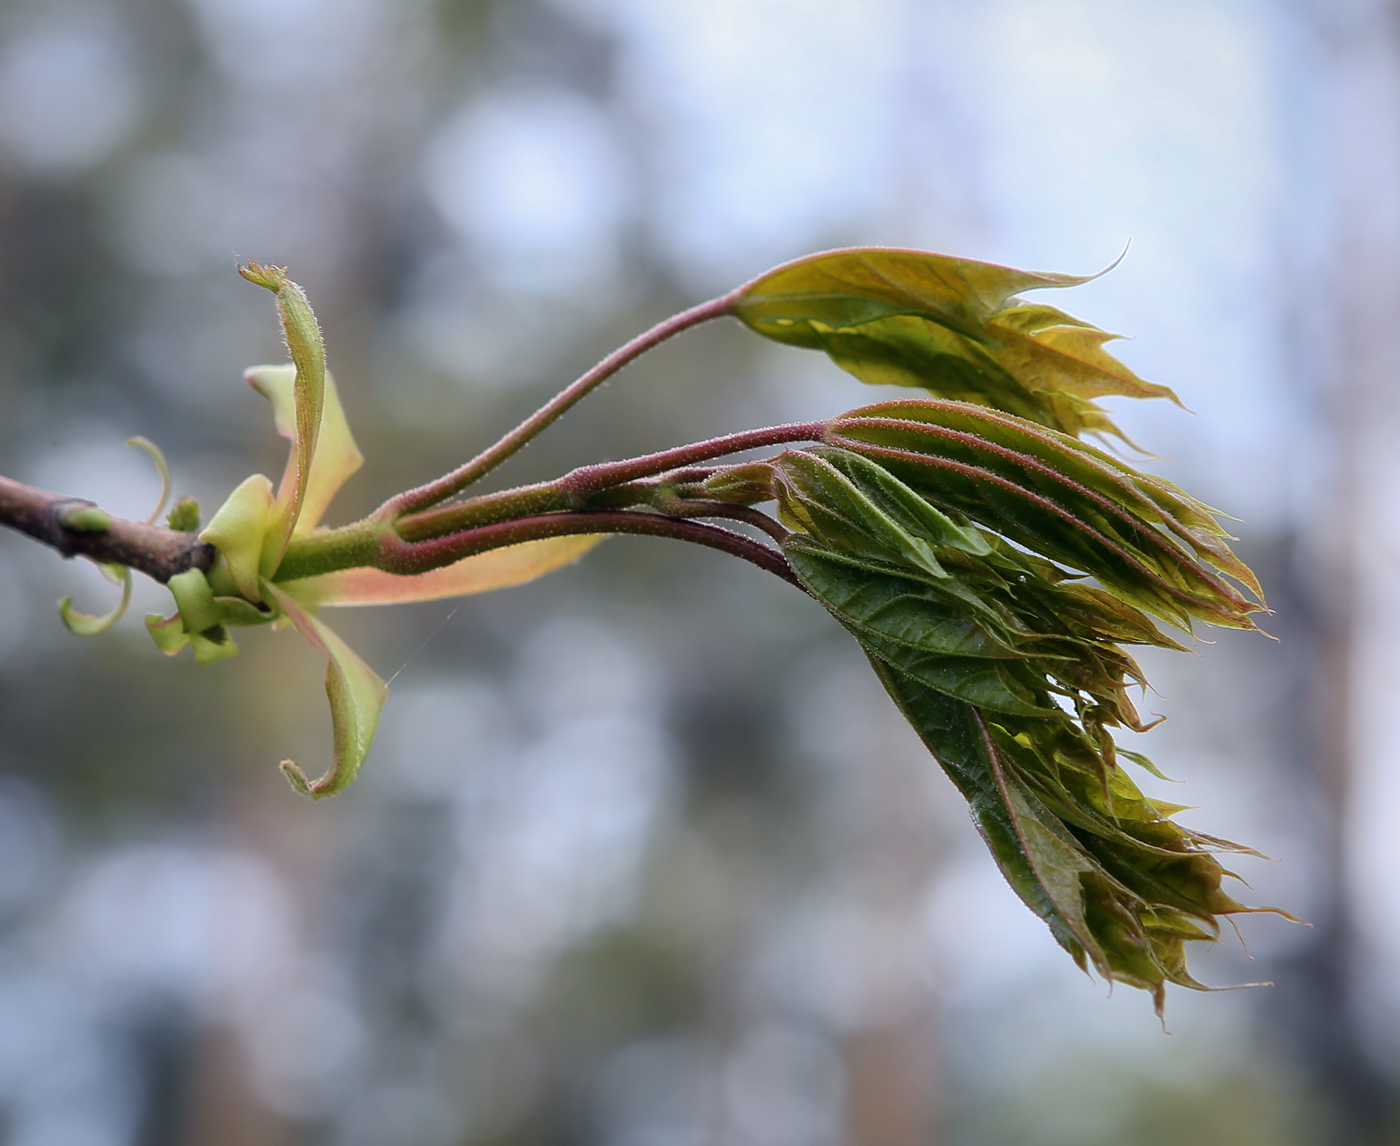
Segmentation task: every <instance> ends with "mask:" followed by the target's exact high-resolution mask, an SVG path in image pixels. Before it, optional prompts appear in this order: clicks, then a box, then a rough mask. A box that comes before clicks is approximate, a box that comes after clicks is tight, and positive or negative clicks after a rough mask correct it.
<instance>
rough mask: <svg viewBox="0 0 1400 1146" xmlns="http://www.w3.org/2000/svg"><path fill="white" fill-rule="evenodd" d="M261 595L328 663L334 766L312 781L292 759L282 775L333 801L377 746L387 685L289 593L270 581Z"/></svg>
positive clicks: (307, 791) (296, 785)
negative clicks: (376, 735) (377, 735)
mask: <svg viewBox="0 0 1400 1146" xmlns="http://www.w3.org/2000/svg"><path fill="white" fill-rule="evenodd" d="M263 592H264V594H266V596H267V598H268V600H270V601H273V602H275V603H276V605H277V607H278V608H280V609H281V610H282V612H283V613H284V614H285V615H286V616H287V618H288V619H289V620H290V621H291V622H292V624H293V625H294V626H295V627H296V630H297V632H298V633H300V634H301V636H302V637H303V638H304V639H305V640H306V641H307V643H309V644H310V645H312V646H313V647H314V648H316V649H318V650H319V651H321V652H323V653H325V655H326V656H327V658H329V664H328V665H327V666H326V695H327V697H329V698H330V702H331V724H332V729H333V740H332V746H331V763H330V766H329V767H328V768H327V769H326V771H325V773H324V774H323V775H322V776H321V777H320V779H318V780H308V779H307V776H306V773H305V772H303V771H302V769H301V768H300V767H299V766H298V765H297V764H296V763H295V762H294V761H291V760H284V761H283V762H282V771H283V772H284V773H286V776H287V779H288V780H290V781H291V784H292V787H294V788H295V789H296V790H297V791H298V792H301V793H303V794H304V795H307V796H311V797H312V798H313V799H317V800H319V799H322V798H324V797H326V796H334V795H335V794H336V793H337V792H341V791H344V789H345V788H346V787H347V786H349V784H350V782H351V781H352V780H353V779H354V778H355V773H356V772H358V771H359V770H360V765H361V764H362V763H364V759H365V756H366V755H368V753H369V748H370V744H371V743H373V741H374V729H375V726H376V725H377V724H378V723H379V711H380V709H382V708H383V707H384V698H385V697H386V696H387V695H388V693H389V686H388V685H386V684H385V683H384V682H383V681H382V680H381V679H380V678H379V676H378V675H377V674H376V673H375V671H374V670H373V669H371V668H370V667H369V665H367V664H365V662H364V661H362V660H361V659H360V658H359V657H358V656H357V655H356V654H355V652H354V650H353V649H351V648H350V646H349V645H347V644H346V643H345V642H344V641H342V640H341V639H340V638H339V637H338V636H336V635H335V633H333V632H332V631H331V630H330V629H329V628H328V627H327V626H326V625H324V624H323V623H322V622H321V621H319V620H317V619H316V617H315V616H313V615H312V614H311V613H310V612H308V611H307V610H306V609H304V608H302V606H301V605H299V604H298V603H297V602H296V600H295V599H293V598H292V596H291V595H290V594H288V593H285V592H283V591H282V590H281V589H280V588H278V587H277V586H276V585H273V584H272V583H271V582H270V581H264V582H263Z"/></svg>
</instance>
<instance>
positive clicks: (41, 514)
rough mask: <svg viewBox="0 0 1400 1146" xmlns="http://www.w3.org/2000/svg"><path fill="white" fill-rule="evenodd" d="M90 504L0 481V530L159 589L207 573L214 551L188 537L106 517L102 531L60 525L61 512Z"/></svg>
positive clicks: (158, 528)
mask: <svg viewBox="0 0 1400 1146" xmlns="http://www.w3.org/2000/svg"><path fill="white" fill-rule="evenodd" d="M93 504H94V503H93V502H91V501H88V500H87V499H86V498H81V497H67V496H65V495H63V494H58V493H49V492H47V491H46V490H42V489H35V488H34V487H33V486H28V485H24V484H22V483H20V482H17V481H11V480H10V479H9V478H4V477H0V525H8V526H9V527H10V528H11V529H17V530H19V531H20V532H21V533H27V534H28V535H29V536H30V537H32V538H34V539H35V540H36V541H42V542H43V543H44V544H45V545H48V546H50V547H52V548H54V549H57V550H58V551H59V552H60V553H61V554H63V556H64V557H77V556H83V557H90V558H91V559H92V560H94V561H104V562H109V563H112V564H116V565H127V566H130V567H131V568H132V569H135V570H137V571H139V572H141V573H144V574H146V576H148V577H151V578H154V579H155V580H156V581H159V582H161V583H162V584H164V583H165V582H166V581H169V580H170V578H171V577H173V576H175V574H177V573H183V572H185V570H187V569H203V570H206V571H207V570H208V569H210V568H211V567H212V566H213V564H214V558H215V557H216V556H217V551H216V550H215V549H214V547H213V546H212V545H210V544H208V543H207V542H204V541H200V540H199V538H198V537H197V536H196V535H195V534H193V533H180V532H177V531H176V530H173V529H163V528H161V527H160V526H158V525H146V524H144V523H143V522H139V521H127V520H125V519H123V518H120V517H113V518H111V521H110V524H109V525H108V526H107V528H106V529H102V530H99V531H93V530H85V529H75V528H72V527H70V526H68V525H65V524H64V522H63V518H64V513H65V511H66V510H69V509H72V508H75V507H79V506H90V505H93Z"/></svg>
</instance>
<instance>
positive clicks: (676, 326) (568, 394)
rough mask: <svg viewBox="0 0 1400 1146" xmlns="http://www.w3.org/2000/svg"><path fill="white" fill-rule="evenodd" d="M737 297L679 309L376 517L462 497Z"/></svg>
mask: <svg viewBox="0 0 1400 1146" xmlns="http://www.w3.org/2000/svg"><path fill="white" fill-rule="evenodd" d="M737 293H738V292H731V293H730V294H726V295H722V296H721V297H719V298H715V299H711V300H710V301H709V302H702V303H701V304H700V305H699V306H693V307H691V308H690V309H689V310H684V311H681V313H680V314H677V315H673V316H672V317H670V318H668V319H666V321H665V322H660V323H657V324H656V325H655V326H653V327H652V328H651V329H650V330H648V331H646V332H645V333H643V334H639V335H638V336H637V337H636V338H634V339H632V341H631V342H628V343H627V344H626V345H624V346H620V347H618V348H617V349H616V350H614V351H613V352H612V353H611V354H609V355H608V356H607V357H606V358H604V359H603V360H602V361H601V362H599V363H598V365H596V366H594V367H593V369H591V370H589V371H588V373H586V374H584V375H582V376H581V377H579V378H577V379H575V380H574V381H573V382H571V383H570V384H569V385H568V386H566V387H565V388H564V389H563V390H561V391H560V392H559V393H558V394H556V395H555V396H554V397H553V398H551V399H550V400H549V401H548V402H546V403H545V404H544V405H543V406H541V407H540V408H539V409H538V410H536V411H535V412H534V413H533V414H531V415H530V416H529V417H528V418H526V419H525V420H524V421H523V422H521V423H520V425H518V426H516V427H515V429H513V430H511V432H510V433H508V434H506V436H505V437H503V438H501V440H500V441H498V442H496V443H495V444H494V445H492V446H489V447H487V448H486V449H485V450H483V451H482V452H481V453H479V454H477V456H476V457H474V458H472V460H471V461H469V462H467V463H466V465H464V466H461V467H459V468H458V469H455V470H453V471H452V472H451V473H450V474H446V475H444V476H443V477H440V478H438V479H437V480H436V481H431V482H429V483H428V484H427V485H421V486H419V487H418V488H417V489H411V490H407V491H405V492H404V493H401V494H399V495H397V496H396V497H394V498H392V499H390V500H389V501H388V502H386V503H385V505H384V506H383V507H382V508H381V510H380V513H381V514H383V515H384V516H387V517H389V518H391V519H393V518H397V517H400V516H402V515H404V514H408V513H414V512H416V511H417V510H421V509H427V508H428V507H429V506H432V505H436V504H437V503H438V502H440V501H446V500H447V499H448V498H449V497H453V496H455V495H456V494H459V493H461V492H462V490H464V489H466V488H467V487H468V486H470V485H471V484H472V483H473V482H476V481H478V480H480V479H481V478H483V477H485V476H486V475H487V474H488V473H490V472H491V471H492V470H493V469H495V468H496V467H497V466H498V465H500V464H501V463H502V462H503V461H505V460H506V459H507V458H509V457H510V456H511V455H512V454H514V453H515V452H516V451H518V450H519V449H520V448H521V447H523V446H524V445H525V444H526V443H527V442H529V441H530V440H531V439H532V438H534V437H535V436H536V435H537V434H539V433H540V431H542V430H544V429H545V428H546V427H548V426H549V425H551V424H552V423H553V422H554V421H556V420H557V419H558V418H559V417H560V416H561V415H563V414H564V413H565V412H567V411H568V410H569V409H570V408H572V407H573V406H574V405H576V404H577V403H578V402H579V401H580V400H581V399H582V398H584V397H586V396H587V395H588V394H589V393H591V392H592V391H593V390H594V389H596V388H597V387H598V386H599V385H601V384H602V383H603V382H605V381H607V380H608V379H609V378H611V377H612V376H613V375H614V374H616V373H617V372H618V371H619V370H621V369H622V368H623V367H624V366H626V365H627V364H628V363H629V362H631V361H632V360H633V359H634V358H637V357H639V356H640V355H642V354H644V353H646V351H648V350H650V349H651V348H652V347H653V346H656V345H657V344H658V343H661V342H664V341H665V340H666V339H668V338H670V337H671V336H672V335H674V334H679V333H680V332H681V331H683V330H688V329H689V328H690V327H692V326H698V325H700V323H702V322H708V321H709V320H710V319H712V318H719V317H721V316H723V315H725V314H728V313H729V310H730V308H731V307H732V306H733V304H734V300H735V298H736V296H737Z"/></svg>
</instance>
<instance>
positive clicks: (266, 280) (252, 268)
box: [238, 262, 287, 294]
mask: <svg viewBox="0 0 1400 1146" xmlns="http://www.w3.org/2000/svg"><path fill="white" fill-rule="evenodd" d="M238 273H239V274H240V275H242V276H243V277H244V278H245V279H247V280H248V281H249V282H250V283H253V284H255V285H256V286H260V287H266V288H267V289H268V290H270V291H272V292H273V293H274V294H275V293H276V292H277V291H279V290H281V289H282V287H283V286H284V285H286V282H287V268H286V267H275V266H273V265H272V264H271V263H269V264H268V265H267V266H264V265H263V264H262V263H254V262H248V263H244V264H243V265H242V266H240V267H239V268H238Z"/></svg>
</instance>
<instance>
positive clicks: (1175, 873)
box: [871, 657, 1291, 1014]
mask: <svg viewBox="0 0 1400 1146" xmlns="http://www.w3.org/2000/svg"><path fill="white" fill-rule="evenodd" d="M871 659H872V663H873V664H874V666H875V671H876V672H877V673H878V674H879V676H880V679H881V680H882V681H883V682H884V684H885V687H886V689H887V690H888V691H889V693H890V695H891V697H893V699H894V701H895V703H896V704H897V705H898V706H899V708H900V709H901V711H902V712H903V713H904V715H905V716H906V717H907V719H908V720H909V722H910V724H912V725H913V726H914V728H915V730H916V731H917V732H918V733H919V735H920V736H921V737H922V738H923V740H924V743H925V744H926V745H927V746H928V748H929V750H930V751H931V752H932V753H933V754H934V756H935V757H936V758H937V759H938V761H939V762H940V763H941V764H942V765H943V768H944V770H945V771H946V772H947V773H948V775H949V777H950V778H951V779H952V780H953V782H954V783H955V784H956V785H957V787H958V789H959V790H960V791H961V792H962V794H963V796H964V797H965V798H966V799H967V801H968V803H969V805H971V808H972V815H973V819H974V820H975V822H976V824H977V827H978V830H979V831H980V832H981V833H982V837H983V838H984V839H985V840H986V841H987V846H988V847H989V848H990V849H991V852H992V855H993V856H994V857H995V859H996V861H997V864H998V866H999V867H1000V868H1001V870H1002V873H1003V874H1004V875H1005V876H1006V878H1007V881H1008V882H1009V883H1010V884H1011V886H1012V888H1014V889H1015V891H1016V893H1017V894H1018V895H1019V896H1020V897H1021V899H1022V900H1024V901H1025V903H1026V905H1027V906H1028V907H1030V908H1031V910H1032V911H1034V912H1035V913H1036V914H1037V915H1039V916H1040V917H1041V918H1042V919H1043V920H1045V922H1046V923H1047V924H1048V925H1049V927H1050V931H1051V934H1052V935H1054V937H1055V939H1056V940H1057V941H1058V942H1059V943H1060V945H1061V946H1062V947H1064V948H1065V949H1066V950H1067V951H1069V953H1070V954H1071V955H1072V956H1073V957H1074V959H1075V961H1076V962H1077V963H1079V965H1080V966H1081V967H1083V966H1085V963H1086V959H1087V962H1089V963H1091V964H1092V965H1093V966H1094V968H1095V969H1096V970H1097V971H1098V972H1099V973H1100V974H1101V975H1103V976H1104V977H1105V978H1106V979H1109V980H1114V979H1117V980H1120V981H1122V982H1125V983H1128V984H1130V985H1132V986H1134V987H1141V988H1143V989H1144V990H1147V991H1150V992H1151V993H1152V997H1153V1002H1154V1004H1155V1006H1156V1009H1157V1013H1158V1014H1161V1013H1162V1008H1163V1004H1164V1001H1165V993H1166V992H1165V985H1166V984H1167V983H1178V984H1180V985H1182V986H1185V987H1194V988H1196V989H1203V984H1201V983H1199V982H1198V981H1197V980H1196V979H1194V978H1193V977H1192V976H1191V975H1190V973H1189V972H1188V971H1187V967H1186V953H1185V945H1186V943H1187V942H1188V941H1202V940H1207V941H1208V940H1213V939H1215V938H1216V936H1217V935H1218V933H1219V923H1218V919H1219V917H1220V916H1225V915H1234V914H1238V913H1241V912H1249V911H1275V910H1276V909H1273V908H1250V907H1246V906H1244V905H1243V904H1241V903H1238V902H1236V901H1235V900H1234V899H1232V898H1231V897H1230V896H1229V895H1227V894H1226V893H1225V892H1224V891H1223V890H1222V889H1221V881H1222V879H1223V877H1224V876H1226V875H1229V874H1230V873H1229V872H1227V871H1226V870H1225V868H1223V867H1222V866H1221V865H1220V863H1219V861H1218V860H1216V859H1215V857H1214V856H1213V855H1212V854H1211V853H1212V852H1221V851H1238V852H1246V853H1249V854H1254V853H1252V852H1249V849H1247V848H1239V847H1237V846H1236V845H1233V844H1229V843H1227V842H1226V841H1224V840H1218V839H1214V838H1212V837H1209V836H1203V835H1200V834H1199V833H1196V832H1192V831H1189V830H1187V829H1185V828H1182V827H1180V826H1178V825H1177V824H1175V823H1173V822H1172V821H1171V820H1170V819H1169V818H1167V816H1165V815H1163V814H1162V811H1161V809H1159V808H1158V807H1157V806H1156V805H1154V804H1153V803H1152V802H1151V801H1149V800H1146V799H1145V798H1144V797H1143V796H1142V795H1141V793H1140V792H1138V790H1137V788H1136V786H1135V785H1133V783H1132V782H1131V780H1129V779H1128V778H1127V776H1126V775H1125V774H1124V773H1123V772H1122V771H1121V770H1119V771H1115V772H1113V773H1111V774H1109V775H1108V776H1107V781H1106V782H1105V780H1104V778H1103V777H1101V776H1099V775H1097V774H1095V769H1094V768H1093V766H1092V765H1091V764H1089V762H1090V761H1092V760H1093V753H1092V751H1086V750H1085V746H1084V745H1083V744H1082V741H1081V739H1080V738H1077V737H1075V736H1073V735H1066V734H1064V733H1063V732H1062V733H1061V736H1060V737H1059V739H1061V740H1063V743H1062V744H1056V743H1055V741H1056V737H1054V736H1053V735H1052V736H1047V735H1046V733H1047V731H1048V730H1045V729H1041V728H1037V727H1035V725H1034V724H1033V723H1032V722H1030V721H1008V720H1005V719H1003V718H1001V717H991V716H988V715H987V714H985V713H983V712H980V711H979V710H978V709H977V708H976V706H974V705H971V704H968V703H966V702H964V701H960V700H957V699H955V698H953V697H951V696H948V695H946V694H945V693H941V692H939V691H937V690H935V689H933V688H930V687H928V686H927V685H925V684H923V683H921V682H920V681H917V680H915V679H913V678H912V677H910V676H909V675H908V674H905V673H902V672H900V671H899V670H898V669H896V668H895V667H893V666H892V665H890V664H889V663H888V662H886V661H883V660H881V659H879V658H878V657H872V658H871ZM1032 744H1039V745H1040V746H1041V747H1039V749H1038V750H1037V749H1036V748H1032V747H1031V745H1032ZM1276 913H1277V914H1284V913H1283V912H1276ZM1288 918H1291V917H1288Z"/></svg>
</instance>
